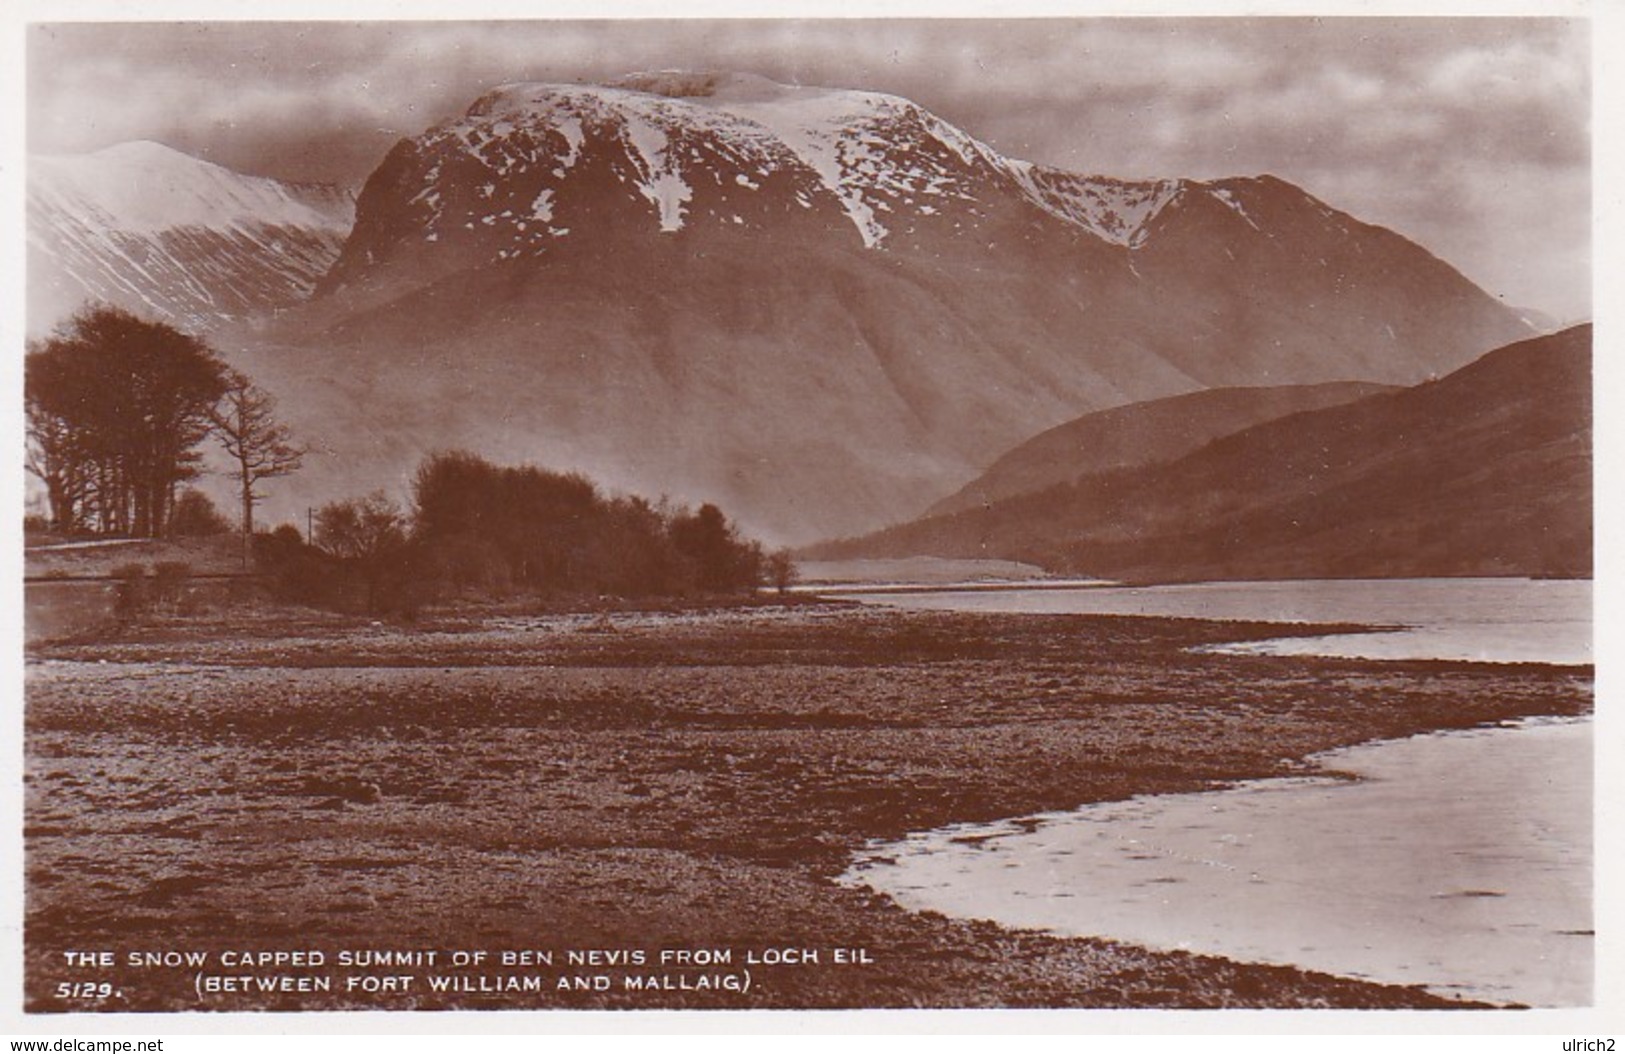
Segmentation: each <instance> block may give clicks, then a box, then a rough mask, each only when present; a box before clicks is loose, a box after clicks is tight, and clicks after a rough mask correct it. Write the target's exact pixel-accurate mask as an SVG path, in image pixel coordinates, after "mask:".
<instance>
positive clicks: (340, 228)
mask: <svg viewBox="0 0 1625 1054" xmlns="http://www.w3.org/2000/svg"><path fill="white" fill-rule="evenodd" d="M353 210H354V201H353V197H352V195H351V194H350V192H348V191H344V190H340V189H338V188H335V187H330V186H325V185H318V184H290V183H283V182H279V181H277V180H273V179H265V178H261V177H258V176H245V175H242V174H240V173H237V172H233V171H231V170H230V169H226V168H222V167H220V166H219V165H215V164H211V163H209V162H207V161H203V160H200V159H198V158H195V157H191V156H190V155H187V154H183V153H181V152H180V151H177V150H172V149H170V148H169V147H167V146H163V145H160V144H158V143H151V142H133V143H121V144H119V145H117V146H111V147H108V148H106V149H104V150H98V151H96V152H95V153H91V154H82V155H74V156H62V157H34V158H30V159H29V162H28V275H29V278H28V285H29V305H28V308H29V312H28V313H29V331H30V332H31V333H35V334H40V333H44V332H48V331H49V330H50V329H51V328H52V327H53V326H54V325H55V324H56V323H57V322H60V321H62V320H63V319H65V318H66V317H67V316H68V315H70V314H71V313H72V312H74V311H76V310H77V309H78V308H79V307H80V306H81V305H83V304H84V303H85V302H86V301H91V300H96V301H103V302H106V303H110V304H114V305H116V306H119V307H124V308H127V309H129V310H132V311H135V312H137V313H139V314H141V315H144V316H147V317H151V318H156V319H157V320H159V321H163V322H168V323H170V324H172V325H175V326H179V327H181V328H183V329H187V330H192V331H202V330H209V329H213V328H215V327H217V326H220V325H222V324H225V323H236V322H242V321H245V320H249V319H252V318H255V317H257V316H260V315H263V314H264V313H266V312H272V311H275V310H277V309H281V308H286V307H288V306H290V305H293V304H296V303H300V302H302V301H304V300H305V299H307V298H308V297H309V295H310V292H311V290H312V289H313V288H314V287H315V284H316V280H317V279H318V278H319V277H320V276H321V275H322V274H324V273H325V272H326V271H327V269H328V268H329V267H330V266H331V265H332V263H333V261H334V260H335V259H336V258H337V256H338V254H339V250H340V248H341V247H342V246H343V244H344V239H345V237H346V236H347V235H348V234H349V230H350V224H351V222H352V219H353Z"/></svg>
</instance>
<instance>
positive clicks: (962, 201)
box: [334, 71, 1223, 284]
mask: <svg viewBox="0 0 1625 1054" xmlns="http://www.w3.org/2000/svg"><path fill="white" fill-rule="evenodd" d="M380 176H383V177H385V178H384V179H383V180H381V181H380V184H381V186H389V187H391V188H392V189H393V190H394V191H395V192H396V194H397V196H398V197H399V196H404V198H405V202H404V205H405V209H406V213H407V215H405V216H400V215H395V216H391V217H390V218H389V221H388V225H389V226H391V227H397V228H398V227H399V226H400V225H401V223H402V222H403V221H405V222H407V223H410V225H411V226H413V227H414V228H415V233H414V235H413V238H414V240H415V239H417V238H421V240H422V241H424V242H428V243H434V244H437V245H439V246H440V247H441V248H442V249H444V248H445V247H448V246H450V247H455V248H456V249H457V251H458V252H459V253H460V254H464V255H467V256H469V257H471V258H483V259H486V260H509V259H514V258H518V257H522V256H529V255H535V254H537V253H540V252H544V251H546V249H547V247H548V246H549V245H550V244H553V243H556V242H557V241H558V240H560V239H564V238H568V237H571V236H575V237H577V238H580V237H583V236H590V235H591V234H595V233H597V231H598V230H599V229H600V228H601V227H602V226H603V225H604V224H605V223H609V222H614V223H615V224H616V225H617V226H620V227H624V228H633V229H636V228H642V229H644V230H647V231H650V232H655V231H658V232H661V233H666V234H673V233H677V232H680V231H683V230H684V229H685V228H687V229H690V230H693V229H695V228H711V229H715V228H716V227H718V226H721V227H729V226H731V227H733V228H737V229H738V230H737V231H736V233H737V232H746V231H753V230H754V231H758V232H760V231H764V230H765V231H768V232H769V233H770V234H771V235H772V236H774V237H783V236H784V234H785V233H786V231H787V229H788V230H790V231H794V230H798V229H802V228H808V227H813V228H820V229H825V230H831V231H833V232H835V233H837V234H840V233H841V232H845V236H846V238H847V239H849V240H850V239H855V240H856V244H859V245H861V246H863V247H866V248H888V247H890V248H895V247H898V246H919V245H922V244H931V245H935V244H936V243H937V242H940V241H941V240H942V239H944V238H954V237H980V238H983V240H984V241H985V240H986V237H984V236H992V237H997V236H998V235H999V234H1000V233H1003V234H1005V235H1008V234H1010V233H1012V232H1013V231H1016V230H1019V229H1020V228H1021V227H1022V226H1023V225H1026V224H1030V223H1031V222H1032V221H1033V220H1034V219H1035V218H1036V217H1035V215H1034V210H1038V211H1040V212H1042V213H1043V214H1044V215H1045V216H1047V217H1049V218H1051V219H1055V220H1059V221H1061V223H1062V224H1064V225H1066V226H1067V227H1069V228H1073V229H1075V230H1077V231H1080V232H1084V233H1087V234H1089V235H1091V236H1093V237H1095V238H1098V239H1101V240H1102V241H1105V242H1107V243H1110V244H1114V245H1118V246H1129V247H1135V246H1138V245H1139V244H1140V243H1141V242H1143V240H1144V237H1145V234H1146V231H1147V229H1148V228H1149V226H1150V224H1151V223H1152V221H1153V220H1154V219H1155V217H1156V216H1157V215H1158V213H1159V212H1160V211H1161V210H1162V208H1163V207H1165V206H1166V205H1168V204H1169V203H1170V202H1172V201H1173V200H1175V199H1176V198H1178V197H1179V196H1181V195H1184V194H1215V195H1220V196H1222V194H1223V191H1222V190H1221V189H1216V188H1214V187H1210V186H1209V185H1207V184H1203V183H1198V182H1195V181H1189V180H1155V181H1145V182H1131V181H1123V180H1118V179H1111V178H1107V177H1089V176H1080V175H1076V174H1072V173H1066V172H1061V171H1059V170H1055V169H1048V168H1044V167H1042V166H1038V165H1034V164H1031V163H1029V162H1025V161H1019V160H1012V159H1009V158H1006V157H1003V156H1002V155H1000V154H999V153H998V152H997V151H995V150H993V149H992V148H991V147H989V146H987V145H986V144H985V143H982V142H980V141H979V140H977V139H976V138H974V137H973V136H971V135H969V134H968V133H966V132H964V131H963V130H961V129H959V128H957V127H955V126H954V125H952V124H950V123H949V122H947V121H945V120H943V119H942V118H940V117H938V116H936V115H935V114H933V113H931V112H929V111H927V110H925V109H924V108H922V107H920V106H919V105H917V104H915V103H913V102H910V101H909V100H907V99H903V98H900V97H898V96H895V95H887V94H884V93H880V92H868V91H854V90H844V89H827V88H814V87H796V86H788V85H782V84H778V83H775V82H773V81H770V80H767V79H765V78H762V77H758V76H754V75H750V74H740V73H686V72H680V71H664V72H660V73H641V74H633V75H630V76H627V77H624V78H621V79H619V80H616V81H613V82H611V83H609V84H606V85H591V86H585V85H573V84H532V83H520V84H508V85H503V86H501V87H498V88H496V89H494V90H492V91H490V92H488V93H487V94H486V95H484V96H482V97H481V98H480V99H479V100H478V101H476V102H475V103H474V104H473V105H472V106H471V107H470V108H469V109H468V111H467V113H466V114H465V115H464V116H463V117H461V118H459V119H456V120H453V121H450V122H448V123H446V124H444V125H442V126H440V127H439V128H436V129H434V130H432V131H430V132H428V133H426V134H425V135H424V136H421V137H419V138H418V139H417V140H414V141H411V142H408V143H403V144H402V145H401V146H400V147H398V148H397V150H396V151H395V152H394V153H393V154H391V156H390V158H389V159H388V160H387V161H386V163H385V165H384V167H383V168H382V169H380ZM397 204H400V202H399V201H398V202H397ZM371 219H372V217H369V216H367V215H363V217H362V222H361V224H360V225H359V227H358V231H357V238H356V240H355V242H354V244H353V245H352V251H351V252H350V253H348V254H347V259H346V261H344V262H343V263H341V265H340V267H339V268H337V269H336V271H335V275H334V284H342V283H344V282H346V281H348V280H350V278H351V277H352V272H353V271H354V270H355V262H354V261H355V260H356V259H358V258H359V259H360V260H362V261H364V263H365V265H366V266H372V265H376V264H378V263H379V262H380V261H382V260H384V259H386V258H388V257H390V256H391V255H393V253H394V252H395V251H396V250H398V249H400V248H403V247H402V246H400V245H398V244H392V243H393V242H395V241H396V240H397V239H398V238H399V237H400V232H399V230H395V231H381V230H378V229H377V227H376V226H375V224H373V223H372V222H369V221H370V220H371Z"/></svg>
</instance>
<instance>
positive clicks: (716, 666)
mask: <svg viewBox="0 0 1625 1054" xmlns="http://www.w3.org/2000/svg"><path fill="white" fill-rule="evenodd" d="M1296 631H1297V632H1304V633H1309V632H1316V631H1313V630H1310V629H1308V628H1300V629H1298V630H1296ZM1282 634H1283V628H1282V627H1281V626H1261V625H1249V624H1239V623H1229V624H1220V623H1206V622H1196V621H1182V620H1172V619H1150V618H1116V617H1098V616H1032V615H1028V616H1010V615H969V614H950V613H907V612H899V611H891V610H882V609H869V608H851V607H844V606H837V605H818V604H802V605H796V606H790V607H762V608H746V609H738V610H712V611H701V612H688V613H684V612H668V613H660V614H631V613H615V614H607V615H593V616H572V615H548V616H536V617H522V618H521V617H495V616H485V617H473V616H470V617H467V618H461V619H458V618H444V619H442V620H440V621H435V622H429V623H425V624H422V625H419V626H416V627H412V628H410V629H405V628H397V627H391V626H383V625H377V624H369V623H366V622H353V621H343V620H335V619H332V618H323V617H320V616H314V615H312V616H299V615H290V614H282V615H277V616H274V617H272V616H266V615H252V614H248V613H241V614H235V615H225V616H218V617H216V618H215V619H214V620H212V621H208V622H199V621H195V620H194V621H191V622H188V623H186V624H184V625H180V624H177V625H171V626H153V627H148V628H146V629H142V630H136V631H127V632H126V633H124V634H123V635H122V636H120V637H118V638H116V639H113V640H108V641H101V642H96V643H72V642H66V643H64V642H58V643H55V644H49V645H38V646H36V647H35V648H34V649H33V650H32V653H31V655H30V661H29V664H28V670H27V699H26V741H25V747H26V762H25V782H26V788H25V795H26V796H25V809H26V819H25V823H26V828H25V842H26V849H27V860H26V875H27V878H26V933H25V944H26V948H25V955H26V962H27V968H26V1000H27V1007H28V1009H29V1010H31V1011H39V1012H51V1011H70V1010H191V1009H202V1010H242V1009H257V1008H274V1009H286V1010H311V1009H347V1008H353V1009H408V1008H420V1009H431V1008H503V1009H528V1008H541V1007H637V1008H653V1007H713V1008H716V1007H726V1008H763V1007H781V1008H791V1007H963V1006H1006V1007H1241V1006H1262V1007H1435V1006H1457V1005H1461V1004H1455V1003H1449V1002H1446V1001H1445V1000H1442V999H1439V998H1436V997H1434V996H1432V995H1430V994H1428V993H1426V992H1423V991H1421V990H1418V989H1407V988H1397V987H1387V986H1379V985H1371V984H1364V983H1360V982H1355V981H1348V980H1343V979H1338V978H1333V977H1328V976H1325V975H1317V974H1312V973H1307V972H1303V971H1299V970H1295V969H1290V968H1279V967H1265V966H1256V965H1245V964H1236V963H1232V962H1229V961H1227V960H1223V959H1218V958H1213V957H1203V956H1195V955H1187V954H1177V953H1176V954H1164V953H1155V952H1150V951H1146V950H1143V949H1138V948H1134V947H1130V946H1125V945H1120V944H1115V943H1112V942H1108V941H1103V940H1082V939H1059V938H1053V937H1049V936H1045V935H1042V934H1036V933H1028V932H1013V931H1008V930H1004V929H1001V928H999V927H995V926H993V925H990V924H984V923H975V922H962V921H955V920H950V919H946V918H943V917H941V916H939V915H935V914H931V913H926V914H913V913H909V912H906V911H903V910H902V909H900V908H898V907H896V906H895V905H893V904H892V903H891V902H890V901H888V900H886V899H884V898H881V897H878V896H876V895H873V894H871V893H868V892H867V891H865V890H862V889H854V888H848V887H845V886H842V885H838V884H836V883H835V882H834V881H832V879H833V877H834V876H836V875H837V874H839V873H840V872H841V871H842V870H844V869H845V867H846V866H847V862H848V860H849V857H850V854H851V852H852V851H853V850H854V849H855V848H857V847H859V846H861V845H863V844H864V842H865V841H866V840H868V839H873V838H890V837H895V836H898V835H901V834H903V833H905V832H907V831H911V830H920V829H924V828H931V827H937V826H941V825H943V824H947V823H951V822H958V821H976V820H992V819H997V818H1002V817H1010V816H1019V815H1024V814H1028V813H1032V812H1037V811H1043V810H1055V809H1062V808H1070V807H1073V806H1076V805H1079V804H1082V803H1085V802H1095V801H1105V800H1114V799H1121V798H1125V797H1129V796H1132V795H1136V794H1148V793H1159V792H1180V791H1190V790H1196V789H1202V788H1206V787H1210V786H1213V785H1215V784H1216V783H1221V782H1224V781H1231V780H1238V779H1245V778H1252V777H1265V776H1276V775H1283V774H1287V773H1292V772H1295V771H1301V768H1302V766H1301V761H1300V759H1302V758H1303V757H1305V756H1306V755H1308V754H1310V753H1314V752H1316V751H1321V750H1326V749H1329V748H1333V747H1338V746H1345V745H1349V744H1353V743H1357V742H1361V741H1364V740H1369V739H1373V738H1389V737H1396V736H1403V735H1407V734H1410V733H1414V732H1418V731H1423V730H1429V729H1437V728H1453V727H1468V726H1472V725H1475V724H1478V723H1481V722H1485V721H1495V720H1500V719H1508V718H1515V717H1519V716H1525V715H1534V714H1575V713H1581V712H1585V711H1588V710H1589V709H1590V707H1591V693H1590V675H1589V671H1585V670H1559V669H1551V668H1543V667H1533V666H1531V667H1491V666H1475V665H1470V664H1450V663H1370V662H1362V661H1356V660H1331V659H1307V658H1281V657H1267V656H1258V657H1255V656H1233V655H1201V654H1192V653H1190V652H1189V651H1187V650H1186V649H1188V648H1190V647H1192V646H1195V645H1201V644H1204V643H1215V642H1220V641H1233V640H1242V639H1250V638H1262V637H1273V636H1281V635H1282ZM783 949H792V950H794V952H792V953H791V954H784V953H783V952H782V950H783ZM837 949H862V950H863V951H862V952H861V953H858V952H852V951H848V952H845V953H838V952H837ZM70 951H75V952H92V953H95V955H96V957H95V958H90V959H85V958H80V959H77V960H74V961H71V962H70V961H69V958H68V956H67V955H66V954H65V953H67V952H70ZM711 951H715V952H722V951H726V952H728V953H729V959H728V961H727V962H720V961H717V959H716V958H715V957H713V960H712V961H711V962H709V963H706V962H703V961H702V960H704V959H705V958H706V955H705V954H703V953H705V952H711ZM261 952H263V953H268V954H267V957H266V958H265V960H264V961H263V962H259V961H257V959H256V956H257V955H258V953H261ZM572 952H573V953H576V955H575V956H574V958H575V959H576V960H577V961H576V962H574V963H572V962H571V961H570V960H571V958H572V956H571V953H572ZM685 952H688V953H702V954H697V955H691V957H689V958H688V959H686V960H684V959H683V957H682V953H685ZM806 952H812V953H813V954H812V955H810V956H809V955H807V954H805V953H806ZM104 953H110V957H109V958H108V959H103V958H101V955H102V954H104ZM148 953H151V954H152V955H153V956H154V958H153V960H152V962H153V965H135V964H133V963H132V962H131V956H132V955H133V956H135V957H136V959H137V960H138V961H145V957H146V956H147V955H148ZM188 953H191V954H192V955H193V956H194V958H193V959H192V960H191V961H190V962H188V960H187V955H188ZM222 953H225V956H224V958H223V957H222ZM276 953H287V954H284V955H283V956H282V957H281V958H280V959H279V958H278V957H277V955H276ZM292 953H303V954H302V957H301V956H295V955H293V954H292ZM430 953H433V954H432V955H431V954H430ZM663 953H665V954H666V961H662V954H663ZM838 955H840V956H842V957H844V958H846V959H849V960H850V959H856V960H861V961H857V962H850V961H849V962H837V961H836V959H837V957H838ZM196 956H201V958H196ZM369 956H370V957H371V958H372V960H373V961H372V962H371V963H370V964H367V965H356V963H357V962H358V961H364V960H366V959H367V958H368V957H369ZM379 956H382V957H383V958H382V961H381V962H380V961H379V959H378V957H379ZM166 957H167V959H168V960H169V963H174V964H175V965H170V964H165V963H164V962H163V960H164V959H165V958H166ZM505 957H506V961H505ZM548 957H551V958H552V960H553V961H552V963H548V962H546V959H547V958H548ZM639 958H641V959H642V960H643V961H642V962H641V963H640V962H638V961H637V960H638V959H639ZM812 958H816V962H813V961H808V960H810V959H812ZM775 959H778V960H789V961H780V962H777V963H775V962H774V961H773V960H775ZM798 960H799V961H798ZM245 962H246V965H245ZM108 963H111V965H108ZM344 963H348V964H349V965H343V964H344ZM747 970H748V972H749V984H748V988H745V990H743V991H740V990H737V989H736V987H734V986H733V985H742V983H743V982H742V978H743V975H744V973H745V971H747ZM628 977H636V978H639V980H637V981H633V982H629V981H628ZM729 977H732V978H734V982H733V985H730V983H729V982H728V981H727V980H726V978H729ZM389 978H396V979H397V980H394V981H390V980H388V979H389ZM402 978H410V979H409V980H404V981H402V980H399V979H402ZM436 978H438V979H440V980H441V981H442V982H446V979H448V978H449V979H450V981H449V983H443V984H442V985H441V987H440V988H436V987H435V981H434V979H436ZM358 979H359V980H358ZM702 979H703V980H702ZM324 985H325V987H324Z"/></svg>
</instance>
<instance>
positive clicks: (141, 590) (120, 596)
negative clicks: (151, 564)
mask: <svg viewBox="0 0 1625 1054" xmlns="http://www.w3.org/2000/svg"><path fill="white" fill-rule="evenodd" d="M108 577H110V578H112V579H113V581H114V583H115V585H114V586H113V614H115V615H116V616H118V617H119V618H120V619H122V620H125V621H129V620H130V619H135V618H139V617H140V616H142V615H144V614H146V613H147V612H148V611H150V610H152V586H151V583H149V582H148V581H147V569H146V567H145V566H143V565H141V564H119V565H118V566H117V567H115V568H113V570H112V571H110V572H108Z"/></svg>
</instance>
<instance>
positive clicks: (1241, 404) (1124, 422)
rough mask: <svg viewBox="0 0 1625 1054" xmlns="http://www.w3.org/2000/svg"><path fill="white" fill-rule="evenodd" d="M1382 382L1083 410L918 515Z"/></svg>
mask: <svg viewBox="0 0 1625 1054" xmlns="http://www.w3.org/2000/svg"><path fill="white" fill-rule="evenodd" d="M1390 390H1392V388H1391V386H1388V385H1381V384H1366V383H1363V382H1358V381H1343V382H1335V381H1334V382H1331V383H1328V384H1288V385H1280V386H1277V387H1273V388H1212V389H1208V390H1206V391H1200V392H1191V393H1189V394H1187V395H1175V396H1171V397H1170V398H1167V399H1153V400H1151V401H1149V402H1143V403H1133V404H1131V405H1129V406H1120V407H1115V408H1113V409H1110V410H1102V411H1100V412H1098V413H1092V414H1085V415H1084V416H1082V417H1080V418H1078V419H1077V420H1075V421H1068V422H1067V423H1066V424H1064V425H1058V426H1056V427H1055V428H1052V429H1050V430H1049V431H1047V432H1044V433H1041V434H1039V435H1037V436H1034V437H1033V438H1032V439H1030V440H1028V441H1027V442H1025V443H1023V444H1021V445H1020V446H1018V447H1016V448H1015V449H1014V450H1012V451H1010V452H1009V453H1008V454H1005V455H1004V456H1003V457H1001V458H999V460H997V461H995V462H994V463H993V464H992V466H991V467H989V468H988V470H987V471H986V472H984V473H983V474H982V475H981V476H979V477H977V478H976V479H975V480H973V481H971V482H970V483H968V484H966V485H965V486H964V487H963V488H962V489H961V490H959V491H958V492H956V493H954V494H952V495H949V496H948V497H946V498H944V499H942V500H941V501H939V502H937V503H936V504H935V505H933V506H932V507H931V508H930V509H929V510H928V511H927V512H926V515H927V516H942V515H946V514H948V513H954V512H961V511H963V510H965V509H975V508H981V507H982V506H985V505H990V504H992V503H993V502H996V501H1002V500H1004V499H1006V498H1013V497H1015V496H1016V495H1018V494H1028V493H1031V492H1033V491H1037V490H1044V489H1046V488H1049V487H1053V486H1056V485H1057V484H1061V483H1072V482H1074V481H1076V480H1078V479H1081V478H1083V477H1084V476H1092V475H1095V474H1096V473H1100V472H1109V471H1111V470H1114V469H1126V468H1139V467H1143V466H1146V465H1155V464H1158V463H1160V462H1164V461H1173V460H1175V459H1176V458H1180V457H1184V456H1185V455H1186V454H1189V453H1191V452H1192V451H1193V450H1196V449H1198V448H1200V447H1202V446H1205V445H1207V444H1208V443H1211V442H1212V441H1213V440H1215V439H1218V438H1221V437H1223V436H1227V435H1231V434H1233V433H1235V432H1239V431H1241V430H1242V429H1244V428H1250V427H1252V426H1253V425H1256V424H1262V423H1263V422H1265V421H1272V420H1274V419H1276V418H1278V417H1285V416H1287V415H1288V414H1294V413H1298V412H1300V411H1303V410H1318V409H1320V408H1321V407H1323V406H1336V405H1338V404H1341V403H1349V402H1353V401H1354V400H1356V399H1363V398H1365V397H1366V396H1368V395H1375V394H1377V393H1378V392H1383V391H1390Z"/></svg>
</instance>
